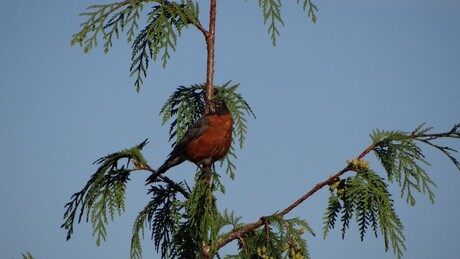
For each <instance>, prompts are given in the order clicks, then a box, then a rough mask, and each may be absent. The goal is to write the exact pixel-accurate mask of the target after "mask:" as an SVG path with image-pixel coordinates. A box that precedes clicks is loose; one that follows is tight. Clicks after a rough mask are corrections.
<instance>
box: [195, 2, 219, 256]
mask: <svg viewBox="0 0 460 259" xmlns="http://www.w3.org/2000/svg"><path fill="white" fill-rule="evenodd" d="M216 2H217V0H210V8H209V29H208V31H207V32H205V33H204V36H205V40H206V49H207V62H206V83H205V110H204V112H205V113H207V112H208V111H209V101H210V100H211V99H212V98H213V96H214V50H215V42H216ZM211 172H212V165H208V164H205V165H203V168H202V174H201V179H200V180H199V181H203V182H204V183H205V184H206V188H211V185H212V174H211ZM209 195H211V197H209V201H212V199H213V197H212V191H211V192H209ZM203 205H204V206H207V205H208V204H203ZM203 205H202V206H203ZM213 227H214V226H208V230H207V231H210V232H212V230H211V229H212V228H213ZM211 246H212V244H211V243H210V242H206V243H203V245H202V247H201V249H200V254H201V258H203V259H210V258H212V257H213V256H214V255H213V253H212V252H211Z"/></svg>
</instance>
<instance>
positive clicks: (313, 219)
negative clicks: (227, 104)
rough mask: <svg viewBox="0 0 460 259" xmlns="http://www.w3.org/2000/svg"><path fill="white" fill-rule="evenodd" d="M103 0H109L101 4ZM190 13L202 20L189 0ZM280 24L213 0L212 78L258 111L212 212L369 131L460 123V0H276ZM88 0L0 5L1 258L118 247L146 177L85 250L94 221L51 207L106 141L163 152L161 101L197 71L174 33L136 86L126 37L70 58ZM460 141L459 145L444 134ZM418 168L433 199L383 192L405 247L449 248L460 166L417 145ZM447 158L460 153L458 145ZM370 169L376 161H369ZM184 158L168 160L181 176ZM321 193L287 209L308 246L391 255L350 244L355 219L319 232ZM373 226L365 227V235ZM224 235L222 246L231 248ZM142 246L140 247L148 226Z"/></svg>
mask: <svg viewBox="0 0 460 259" xmlns="http://www.w3.org/2000/svg"><path fill="white" fill-rule="evenodd" d="M104 2H106V1H104ZM201 2H203V4H202V5H201V10H202V13H201V18H202V19H203V20H205V19H206V18H207V11H206V9H207V4H204V2H206V1H201ZM284 2H286V3H285V6H284V9H283V13H284V21H285V25H286V26H285V27H284V28H280V32H281V36H280V38H279V41H278V45H277V47H276V48H273V47H272V46H271V41H270V38H269V36H268V34H267V33H266V30H267V27H266V26H264V25H263V23H262V15H261V12H260V10H259V9H258V7H257V1H255V0H251V1H219V2H218V18H217V19H218V20H217V43H216V44H217V52H216V78H215V79H216V82H215V83H216V84H223V83H225V82H227V81H228V80H233V82H236V83H241V86H240V92H241V93H242V94H243V95H244V97H245V98H246V100H247V101H248V102H249V103H250V105H251V106H252V108H253V109H254V111H255V113H256V115H257V119H255V120H254V119H250V120H249V122H248V127H249V129H248V134H247V142H246V145H245V147H244V149H243V150H238V151H237V155H238V160H237V161H236V165H237V172H236V179H235V180H234V181H231V180H230V179H229V178H228V176H226V175H223V177H222V179H223V182H224V184H225V185H226V188H227V193H226V195H225V196H223V195H219V197H218V203H219V207H220V208H221V209H224V208H229V209H231V210H234V211H235V214H236V215H240V216H242V217H243V220H244V221H245V222H253V221H255V220H257V219H258V218H259V217H260V216H262V215H268V214H271V213H273V212H274V211H277V210H281V209H283V208H285V207H286V206H287V205H289V204H290V203H292V202H293V201H294V200H295V199H297V198H298V197H300V196H301V195H303V194H304V193H305V192H307V191H308V190H309V189H310V188H312V187H313V186H314V185H315V184H316V183H317V182H319V181H322V180H325V179H327V178H328V176H329V175H331V174H333V173H334V172H336V171H338V170H340V169H341V168H343V167H344V166H345V163H346V162H345V161H346V160H347V159H351V158H353V157H355V156H357V155H358V154H359V153H360V152H361V151H362V150H363V149H364V148H366V147H367V146H368V145H369V144H370V138H369V136H368V134H369V133H370V132H371V131H372V130H373V129H376V128H379V129H400V130H404V131H411V130H413V129H414V128H415V127H416V126H418V125H419V124H420V123H422V122H426V123H427V124H428V125H429V126H433V127H435V130H438V131H445V130H449V129H450V128H451V127H452V126H453V125H454V124H455V123H459V122H460V112H459V110H460V109H459V98H460V29H459V26H460V2H459V1H456V0H439V1H428V0H385V1H364V0H349V1H339V0H331V1H324V0H316V1H314V2H315V3H316V4H317V6H318V7H319V13H318V19H319V20H318V23H317V24H316V25H313V24H311V22H309V21H308V19H307V18H306V15H305V13H303V12H302V11H301V10H300V6H297V5H295V4H294V3H291V2H295V1H284ZM96 3H100V2H97V1H95V0H85V1H5V2H4V3H3V5H2V15H1V16H0V35H1V41H0V87H1V94H0V147H1V149H0V162H1V166H2V170H1V171H2V172H1V175H2V179H1V181H0V205H1V212H0V258H20V257H21V256H20V254H21V253H23V252H26V251H30V252H31V253H32V254H33V255H34V256H35V258H37V259H44V258H70V259H76V258H128V257H129V243H130V238H131V228H132V222H133V220H134V218H135V217H136V215H137V213H138V211H140V210H141V209H142V208H143V207H144V205H145V203H146V202H147V200H148V197H147V196H146V191H147V189H146V187H145V186H144V182H143V181H144V180H145V178H146V177H147V173H138V174H139V175H133V176H132V181H131V182H130V183H129V185H128V197H127V207H126V213H124V214H123V215H122V216H121V217H117V218H116V220H115V222H112V223H111V224H109V226H108V239H107V242H106V243H104V244H102V246H101V247H96V245H95V239H94V238H93V237H92V236H91V226H90V224H87V223H82V224H80V225H77V226H76V230H75V233H74V235H73V238H72V239H71V240H70V241H69V242H67V241H65V235H66V233H65V231H64V230H62V229H61V228H60V225H61V224H62V215H63V212H64V204H65V203H66V202H68V201H69V198H70V196H71V195H72V194H73V193H74V192H76V191H79V190H80V189H81V188H82V187H83V186H84V184H85V183H86V181H87V180H88V179H89V176H90V175H91V174H92V173H93V172H94V171H95V169H96V167H95V166H93V165H92V164H91V163H92V162H93V161H94V160H96V159H97V158H99V157H101V156H104V155H106V154H108V153H111V152H115V151H118V150H120V149H123V148H128V147H131V146H133V145H136V144H138V143H140V142H141V141H143V140H144V139H145V138H149V139H150V141H151V142H150V144H149V145H148V146H147V148H146V149H145V155H146V157H147V159H148V160H149V162H150V164H151V165H152V166H154V167H155V166H158V165H159V164H160V163H161V162H163V161H164V159H165V157H166V155H167V154H168V153H169V151H170V149H169V143H168V142H167V139H168V135H167V129H168V127H161V119H160V118H159V117H158V112H159V110H160V108H161V106H162V105H163V103H164V101H165V100H166V98H167V97H168V96H169V94H170V93H171V92H172V91H173V89H175V88H176V87H177V86H179V85H190V84H195V83H201V82H203V81H204V79H205V78H204V77H205V57H204V50H205V48H204V45H203V40H202V35H201V34H200V33H199V32H197V31H195V30H193V29H192V30H188V31H185V32H184V33H183V37H182V38H181V39H180V41H179V45H178V49H177V51H176V52H175V53H172V59H171V61H170V63H169V65H168V67H167V69H166V70H163V69H161V66H160V65H159V64H154V65H152V66H151V67H150V70H149V74H148V78H147V80H145V85H144V87H143V88H142V91H141V93H140V94H137V93H136V92H135V89H134V87H133V82H134V80H133V78H130V77H129V66H130V55H131V51H130V45H129V44H127V43H126V42H125V41H118V42H116V43H115V46H114V48H113V49H112V51H111V52H110V53H109V55H104V53H103V51H102V49H100V48H99V49H96V50H94V51H92V52H90V53H89V54H86V55H85V54H83V51H82V49H81V48H79V47H71V46H70V39H71V36H72V34H73V33H75V32H77V31H78V30H79V24H80V23H81V22H83V19H82V18H81V17H79V16H78V14H79V13H80V12H82V11H84V10H85V7H86V6H89V5H91V4H96ZM444 144H446V145H450V146H452V147H454V148H457V149H459V148H460V144H459V141H457V142H445V143H444ZM426 154H427V160H428V161H430V162H431V164H432V166H431V167H428V168H427V170H428V172H429V173H430V175H431V177H432V178H433V180H434V181H435V182H436V183H437V185H438V186H437V188H436V189H435V193H436V196H437V198H436V203H435V204H434V205H431V204H430V202H429V201H428V199H427V197H424V196H423V197H422V196H417V198H418V203H417V204H416V206H415V207H409V206H406V205H405V203H404V201H403V200H401V199H399V194H398V189H397V188H396V187H391V190H393V191H394V192H395V203H396V208H397V211H398V213H399V216H400V217H401V219H402V221H403V223H404V225H405V234H406V238H407V243H406V244H407V249H408V250H407V252H406V253H405V255H406V257H405V258H418V259H430V258H444V259H454V258H458V241H459V238H458V233H460V224H459V223H458V218H460V207H459V206H458V200H459V198H460V192H459V191H458V183H459V181H460V173H459V172H457V171H456V169H455V167H454V166H453V165H452V164H451V163H450V162H449V160H448V159H447V158H445V157H443V156H441V155H440V154H438V153H436V152H432V151H431V150H429V149H427V153H426ZM457 157H459V156H457ZM370 161H371V163H372V165H373V166H374V165H375V166H376V167H375V169H376V170H379V171H380V172H382V171H381V169H380V167H378V165H377V162H376V160H375V159H374V158H372V159H370ZM191 171H193V167H192V166H191V165H190V164H184V165H181V166H179V167H176V168H174V169H173V170H171V171H170V172H169V176H171V177H172V178H174V179H177V180H181V179H184V178H186V179H191V177H192V173H191ZM327 196H328V191H327V190H326V189H325V190H321V191H319V192H318V193H317V194H315V195H314V197H312V198H311V199H309V200H308V201H307V202H305V203H304V204H303V205H301V206H300V207H298V208H297V209H295V210H294V211H293V212H292V214H291V216H301V217H303V218H305V219H306V220H307V221H308V222H309V223H310V224H311V225H312V226H313V228H314V230H315V231H316V233H317V234H318V235H317V237H316V238H313V237H308V241H309V247H310V253H311V255H312V257H313V258H322V259H324V258H326V259H332V258H394V255H393V254H392V253H391V252H389V253H385V252H384V248H383V240H382V239H381V238H377V239H375V238H374V237H373V235H368V236H367V238H366V239H365V241H364V242H363V243H361V242H360V241H359V237H358V235H356V234H354V232H355V230H356V226H352V227H351V229H350V231H349V233H350V235H348V236H347V238H346V239H345V240H341V238H340V229H336V230H335V231H332V233H331V234H330V235H329V237H328V238H327V239H326V240H323V239H322V224H321V222H322V216H323V213H324V211H325V207H326V202H327ZM369 234H370V233H369ZM235 247H236V246H235V244H233V245H232V246H230V247H229V248H227V249H226V250H225V251H230V252H231V251H234V250H235V249H234V248H235ZM143 248H144V258H159V256H158V255H156V254H152V253H151V251H152V248H153V245H152V243H151V241H150V239H149V234H148V233H146V239H145V242H144V246H143Z"/></svg>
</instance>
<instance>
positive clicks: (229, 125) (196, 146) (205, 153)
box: [185, 115, 233, 163]
mask: <svg viewBox="0 0 460 259" xmlns="http://www.w3.org/2000/svg"><path fill="white" fill-rule="evenodd" d="M207 119H208V128H207V129H206V131H205V132H204V133H203V134H202V135H201V136H199V137H198V138H196V139H195V140H192V141H191V142H190V144H188V145H187V147H186V150H185V152H186V155H187V157H188V159H189V160H190V161H192V162H194V163H206V162H207V163H214V162H215V161H217V160H220V159H222V158H223V157H224V156H225V155H226V154H227V151H228V149H229V148H230V145H231V144H232V131H233V119H232V117H231V116H230V115H211V116H208V118H207Z"/></svg>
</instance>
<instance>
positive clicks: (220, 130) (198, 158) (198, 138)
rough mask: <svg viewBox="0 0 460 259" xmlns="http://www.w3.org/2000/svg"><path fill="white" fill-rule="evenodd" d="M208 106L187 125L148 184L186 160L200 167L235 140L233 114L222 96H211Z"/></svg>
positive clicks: (208, 162)
mask: <svg viewBox="0 0 460 259" xmlns="http://www.w3.org/2000/svg"><path fill="white" fill-rule="evenodd" d="M208 107H209V110H208V112H207V113H206V114H204V115H202V116H201V117H200V118H199V119H198V120H197V121H196V122H195V123H194V124H193V125H192V126H190V127H189V128H188V129H187V131H186V132H185V134H184V136H183V137H182V138H181V139H180V140H179V141H178V142H177V144H176V145H175V146H174V148H173V150H172V151H171V153H170V154H169V156H168V158H167V159H166V161H165V162H164V163H163V165H161V166H160V167H159V168H158V169H157V170H156V172H155V173H152V174H151V175H150V176H149V177H148V178H147V180H146V182H147V183H146V184H151V183H153V182H155V180H156V178H157V177H158V176H160V175H162V174H164V173H165V172H166V171H167V170H169V169H170V168H171V167H174V166H176V165H179V164H181V163H183V162H184V161H191V162H193V163H195V164H196V165H197V166H199V167H200V166H209V165H212V164H213V163H214V162H216V161H218V160H221V159H223V158H224V157H225V155H226V154H227V152H228V150H229V149H230V146H231V144H232V135H233V118H232V116H231V114H230V111H229V110H228V107H227V104H226V103H225V101H224V100H223V99H220V98H216V99H212V100H210V102H209V106H208Z"/></svg>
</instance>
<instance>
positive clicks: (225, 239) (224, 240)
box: [217, 141, 382, 250]
mask: <svg viewBox="0 0 460 259" xmlns="http://www.w3.org/2000/svg"><path fill="white" fill-rule="evenodd" d="M381 143H382V142H381V141H379V142H377V143H374V144H372V145H370V146H369V147H367V148H366V149H365V150H364V151H363V152H362V153H361V154H360V155H359V156H358V157H357V159H362V158H363V157H365V156H366V155H367V154H369V153H370V152H371V151H372V150H374V148H375V147H377V146H379V145H381ZM351 169H352V166H351V165H347V166H346V167H345V168H343V169H342V170H340V171H339V172H338V173H336V174H335V175H333V176H330V177H329V178H328V179H327V180H326V181H323V182H320V183H318V184H316V185H315V186H314V187H313V188H312V189H311V190H310V191H308V192H307V193H305V195H303V196H302V197H300V198H299V199H298V200H296V201H295V202H294V203H292V204H291V205H289V206H288V207H287V208H285V209H284V210H282V211H281V212H279V213H278V214H277V215H278V216H281V217H283V216H284V215H286V214H288V213H289V212H290V211H291V210H293V209H294V208H296V207H297V206H299V205H300V204H301V203H302V202H304V201H305V200H306V199H308V198H309V197H310V196H312V195H313V194H315V193H316V192H317V191H319V190H320V189H322V188H323V187H324V186H326V185H330V184H332V183H334V181H336V179H337V178H339V177H340V176H342V175H343V174H345V173H346V172H348V171H351ZM264 224H267V220H266V217H261V218H260V219H259V220H258V221H257V222H254V223H251V224H248V225H246V226H244V227H241V228H238V229H234V230H232V231H230V232H229V233H228V234H227V235H226V236H225V237H223V238H221V239H220V240H218V241H217V250H219V249H220V248H221V247H223V246H225V245H226V244H228V243H230V242H231V241H233V240H235V239H237V238H239V237H241V236H242V235H244V234H247V233H249V232H251V231H253V230H254V229H256V228H259V227H261V226H262V225H264Z"/></svg>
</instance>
